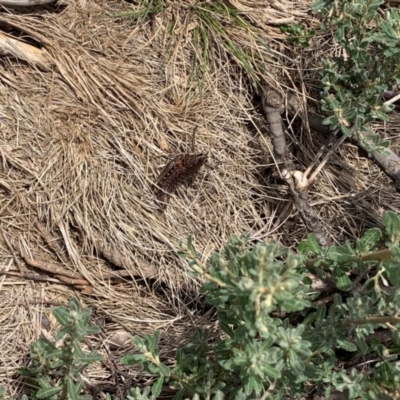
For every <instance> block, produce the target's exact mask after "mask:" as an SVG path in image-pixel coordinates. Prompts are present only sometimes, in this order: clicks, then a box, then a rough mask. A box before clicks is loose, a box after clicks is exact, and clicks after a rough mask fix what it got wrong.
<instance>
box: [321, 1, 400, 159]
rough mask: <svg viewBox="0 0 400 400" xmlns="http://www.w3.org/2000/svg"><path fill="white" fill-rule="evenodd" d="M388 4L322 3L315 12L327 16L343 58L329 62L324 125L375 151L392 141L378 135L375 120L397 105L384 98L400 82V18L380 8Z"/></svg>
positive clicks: (326, 26) (327, 26)
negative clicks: (383, 95)
mask: <svg viewBox="0 0 400 400" xmlns="http://www.w3.org/2000/svg"><path fill="white" fill-rule="evenodd" d="M383 4H384V1H383V0H366V1H357V0H345V1H334V0H317V1H316V2H315V4H314V5H313V9H314V10H316V11H320V12H321V13H322V16H323V25H322V26H323V28H324V29H325V30H326V31H328V30H329V31H330V30H333V36H334V39H335V42H336V43H337V44H338V46H339V47H340V49H341V56H340V57H333V58H330V59H328V60H324V68H323V71H322V87H323V92H322V108H323V110H324V111H325V112H327V113H328V114H329V117H328V118H326V119H325V121H324V123H325V124H327V125H330V127H331V129H332V130H335V129H336V128H340V129H341V130H342V132H343V133H344V134H345V135H347V136H355V137H357V138H358V139H359V140H360V142H361V144H363V145H364V146H367V148H369V149H370V151H371V152H372V151H375V150H380V151H384V149H385V148H387V147H388V146H389V143H388V142H387V141H385V140H383V139H381V138H380V137H379V136H378V135H374V134H373V133H372V130H371V122H372V121H374V120H375V119H381V120H384V121H387V120H388V119H389V117H388V112H390V111H391V110H392V109H393V107H392V106H391V105H390V106H389V105H385V104H384V103H383V100H382V94H383V92H384V91H385V90H387V89H388V88H391V87H392V85H395V84H399V83H400V64H399V62H398V57H399V54H400V35H399V29H400V14H399V11H398V10H397V9H395V8H389V9H387V10H386V11H385V12H383V11H382V10H381V9H380V6H382V5H383Z"/></svg>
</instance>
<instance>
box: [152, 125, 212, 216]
mask: <svg viewBox="0 0 400 400" xmlns="http://www.w3.org/2000/svg"><path fill="white" fill-rule="evenodd" d="M195 131H196V130H195ZM194 138H195V132H194V133H193V143H192V147H194ZM207 158H208V154H206V153H197V154H196V153H183V154H178V155H177V156H175V157H174V158H173V159H172V160H170V161H169V162H168V163H167V164H166V166H165V167H164V168H163V170H162V171H161V173H160V175H159V177H158V178H157V182H156V185H155V188H154V195H155V196H156V198H157V199H158V200H159V201H160V202H162V205H161V208H162V209H163V210H165V208H166V207H167V205H168V202H169V200H170V198H171V195H172V194H173V193H174V192H175V191H176V189H177V188H178V187H179V186H180V185H182V184H184V183H186V184H187V185H191V184H192V183H193V181H194V179H195V178H196V176H197V174H198V172H199V171H200V169H201V167H202V166H203V165H204V164H205V163H206V161H207Z"/></svg>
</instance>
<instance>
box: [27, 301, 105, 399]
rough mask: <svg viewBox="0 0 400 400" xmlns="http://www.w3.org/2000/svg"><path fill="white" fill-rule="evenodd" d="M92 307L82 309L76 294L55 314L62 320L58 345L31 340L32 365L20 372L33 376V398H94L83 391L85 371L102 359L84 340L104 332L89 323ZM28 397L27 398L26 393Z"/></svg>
mask: <svg viewBox="0 0 400 400" xmlns="http://www.w3.org/2000/svg"><path fill="white" fill-rule="evenodd" d="M90 314H91V310H90V309H84V310H82V308H81V305H80V304H79V301H78V300H77V299H76V298H72V299H71V301H70V304H69V307H68V308H67V307H56V308H55V309H54V310H53V315H54V317H55V318H56V320H57V321H58V322H59V323H60V324H61V328H60V330H59V331H58V332H57V335H56V341H61V340H62V344H61V345H58V346H57V345H56V344H55V343H53V342H51V341H50V340H48V339H45V338H40V339H39V340H37V341H35V342H33V343H32V344H31V351H30V358H31V363H32V364H31V366H30V367H29V368H23V369H20V371H19V372H20V374H21V375H22V376H25V377H27V378H30V381H31V382H32V384H33V386H34V387H35V390H34V391H33V393H32V394H31V397H30V398H32V399H51V400H53V399H54V400H67V399H68V400H69V399H71V400H90V399H91V398H92V397H91V396H84V395H80V393H81V391H82V386H83V381H82V378H81V373H82V371H83V370H84V369H85V368H87V367H88V365H90V364H91V363H93V362H95V361H98V360H101V359H102V356H101V355H100V354H98V353H96V352H85V351H83V350H82V348H81V345H80V343H81V342H82V341H83V339H84V338H85V336H87V335H89V334H95V333H98V332H100V329H99V328H98V327H94V326H89V317H90ZM25 399H27V398H26V397H25Z"/></svg>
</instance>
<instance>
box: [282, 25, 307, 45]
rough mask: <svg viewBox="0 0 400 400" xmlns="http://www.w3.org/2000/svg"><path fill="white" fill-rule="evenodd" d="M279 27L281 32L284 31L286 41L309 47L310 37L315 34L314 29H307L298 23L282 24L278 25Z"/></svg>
mask: <svg viewBox="0 0 400 400" xmlns="http://www.w3.org/2000/svg"><path fill="white" fill-rule="evenodd" d="M280 29H281V31H282V32H284V33H286V35H287V41H288V43H290V44H298V45H300V46H302V47H309V46H310V39H311V38H312V37H313V36H314V35H315V31H314V30H312V29H307V28H306V27H305V26H304V25H303V24H300V23H295V24H291V25H287V24H283V25H281V26H280Z"/></svg>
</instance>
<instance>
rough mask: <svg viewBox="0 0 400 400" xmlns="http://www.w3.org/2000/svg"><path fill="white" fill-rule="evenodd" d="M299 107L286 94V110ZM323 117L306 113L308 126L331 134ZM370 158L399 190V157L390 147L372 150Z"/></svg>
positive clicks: (364, 147) (292, 113)
mask: <svg viewBox="0 0 400 400" xmlns="http://www.w3.org/2000/svg"><path fill="white" fill-rule="evenodd" d="M298 107H299V104H298V102H297V99H296V97H295V96H293V95H292V94H289V96H288V111H289V113H290V114H291V115H295V114H296V110H297V108H298ZM323 120H324V117H321V116H320V115H317V114H313V113H308V122H309V124H310V128H311V129H314V130H315V131H317V132H320V133H322V134H324V135H330V134H332V131H331V130H330V129H329V126H327V125H323V124H322V121H323ZM351 140H352V141H354V142H355V143H356V145H357V146H358V147H361V148H362V149H363V150H365V151H366V152H369V149H368V148H367V147H366V146H365V145H364V144H362V143H361V142H360V141H359V140H357V138H352V139H351ZM371 155H372V159H373V160H375V162H376V163H377V164H378V166H379V167H380V168H381V169H382V171H383V172H384V173H385V174H386V175H388V176H389V177H390V178H391V179H392V180H393V183H394V186H395V188H396V189H397V190H398V191H399V190H400V157H399V156H398V155H397V154H396V153H394V152H393V151H392V150H391V149H390V148H387V149H385V152H384V153H381V152H379V151H376V150H375V151H373V152H372V154H371Z"/></svg>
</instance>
